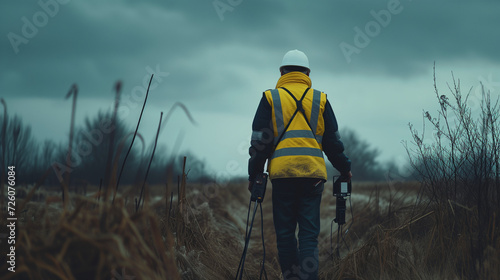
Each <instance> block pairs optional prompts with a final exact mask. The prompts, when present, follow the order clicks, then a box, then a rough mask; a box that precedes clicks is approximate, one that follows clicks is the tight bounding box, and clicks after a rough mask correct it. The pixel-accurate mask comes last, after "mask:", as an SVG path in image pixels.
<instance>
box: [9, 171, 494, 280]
mask: <svg viewBox="0 0 500 280" xmlns="http://www.w3.org/2000/svg"><path fill="white" fill-rule="evenodd" d="M330 183H331V182H330ZM167 188H168V190H167ZM21 189H22V187H19V188H18V194H19V196H18V198H17V203H18V205H20V206H19V207H18V211H19V212H18V218H19V220H18V228H17V233H16V234H17V242H16V273H8V274H6V275H4V276H2V279H234V277H235V275H236V271H237V267H238V263H239V259H240V256H241V253H242V250H243V243H244V242H243V240H244V235H245V222H246V218H247V209H248V200H249V192H248V190H247V189H246V183H245V182H240V183H238V182H231V183H227V184H224V185H217V184H214V183H210V184H204V185H202V184H194V183H193V184H191V183H189V180H188V181H185V180H181V182H180V183H179V185H178V188H177V189H178V190H177V189H175V188H173V185H172V184H170V186H149V187H147V188H146V201H145V203H144V206H143V207H139V209H138V211H137V212H136V209H135V205H134V204H135V203H134V197H136V196H137V191H136V189H134V188H132V187H129V188H124V189H123V193H122V194H121V195H119V196H118V197H117V199H116V201H115V203H114V204H111V203H110V202H109V203H103V198H102V197H99V196H100V194H99V193H98V187H97V186H91V187H89V195H87V196H83V195H76V194H71V197H70V203H69V205H68V207H67V209H66V210H64V209H63V206H62V199H61V196H60V193H57V192H51V191H49V190H35V189H34V188H31V189H30V190H32V191H31V193H30V190H26V191H22V190H21ZM170 189H175V190H173V191H170ZM419 189H420V183H418V182H378V183H358V182H354V183H353V195H352V214H353V216H352V215H351V207H350V206H349V203H348V211H347V212H348V213H347V224H346V226H349V225H350V224H351V222H352V226H351V227H350V230H349V232H348V233H347V234H346V235H345V240H344V242H342V244H341V247H340V259H339V258H338V257H337V256H336V250H335V249H336V246H337V239H336V237H337V232H336V230H337V226H336V224H335V225H334V231H333V237H334V238H333V242H332V243H331V241H330V233H331V232H330V228H331V227H330V226H331V221H332V219H333V218H334V217H335V198H334V197H333V196H332V185H331V184H326V185H325V191H324V193H323V200H322V212H321V222H322V224H321V234H320V237H319V249H320V268H319V270H320V279H469V278H477V279H498V275H500V244H499V243H498V240H499V239H498V238H497V237H496V235H497V234H498V232H497V231H496V230H495V228H497V227H496V226H495V225H494V224H493V225H492V226H491V229H492V232H491V234H490V235H489V237H491V238H492V240H497V243H496V246H488V247H487V248H486V250H485V251H484V252H482V254H483V256H484V260H483V262H482V263H481V264H480V263H478V262H475V261H473V258H472V256H471V255H470V250H471V248H470V246H471V244H473V241H474V240H473V239H474V238H475V237H474V233H473V232H471V228H470V227H468V226H467V222H470V223H473V221H472V220H469V221H465V220H460V219H457V220H454V221H452V220H443V219H444V218H446V217H449V215H448V214H449V213H452V214H451V215H456V216H457V217H468V212H470V211H474V209H465V208H464V207H461V206H460V205H455V204H453V202H450V204H449V205H447V206H446V207H445V209H439V208H436V207H435V206H433V205H428V204H426V203H425V202H426V199H425V197H424V198H422V197H420V199H417V198H418V195H419ZM178 192H179V193H180V194H181V195H180V196H178V195H177V193H178ZM184 193H185V196H184ZM35 194H37V195H35ZM169 194H174V195H169ZM31 195H33V196H31ZM30 196H31V197H30ZM271 196H272V194H271V186H270V184H269V185H268V191H267V193H266V197H265V200H264V202H263V203H262V206H263V212H264V238H265V245H266V261H265V265H266V273H267V276H268V279H280V274H281V272H280V269H279V265H278V259H277V250H276V241H275V233H274V228H273V220H272V204H271ZM98 199H99V201H98ZM24 202H26V204H25V206H22V204H23V203H24ZM447 215H448V216H447ZM2 228H5V227H4V226H2ZM346 228H347V227H344V230H343V232H344V233H345V229H346ZM260 232H261V226H260V216H259V215H257V217H256V219H255V223H254V227H253V231H252V238H251V241H250V247H249V252H248V255H247V258H246V263H245V274H244V277H243V279H259V269H260V262H261V261H262V244H261V236H260ZM2 246H5V243H2ZM332 247H333V251H332ZM5 250H6V249H5ZM5 250H4V248H2V252H4V251H5ZM332 253H333V254H332ZM1 258H2V264H3V265H2V268H1V269H2V271H6V269H7V268H6V265H4V264H5V261H4V259H3V258H5V256H1Z"/></svg>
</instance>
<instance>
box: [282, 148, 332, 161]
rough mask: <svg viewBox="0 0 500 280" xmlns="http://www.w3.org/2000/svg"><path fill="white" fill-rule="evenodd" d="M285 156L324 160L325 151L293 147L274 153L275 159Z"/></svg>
mask: <svg viewBox="0 0 500 280" xmlns="http://www.w3.org/2000/svg"><path fill="white" fill-rule="evenodd" d="M284 156H312V157H320V158H323V151H321V150H320V149H317V148H306V147H297V148H295V147H293V148H281V149H279V150H276V151H274V154H273V157H272V158H273V159H274V158H277V157H284Z"/></svg>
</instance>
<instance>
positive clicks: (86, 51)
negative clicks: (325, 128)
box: [0, 0, 500, 176]
mask: <svg viewBox="0 0 500 280" xmlns="http://www.w3.org/2000/svg"><path fill="white" fill-rule="evenodd" d="M0 6H1V8H0V31H1V32H0V34H1V36H2V37H1V38H2V39H1V40H0V55H1V56H0V97H3V98H4V99H5V100H6V102H7V104H8V108H9V113H10V114H19V115H22V117H23V120H24V121H25V122H26V123H29V124H31V126H32V129H33V134H34V136H35V137H36V138H37V139H38V140H44V139H53V140H56V141H65V140H66V138H67V135H68V130H69V123H70V113H71V112H70V107H71V102H70V101H69V100H65V99H64V96H65V94H66V93H67V92H68V90H69V88H70V86H71V85H72V84H73V83H77V84H78V87H79V89H80V91H79V96H78V108H77V116H76V121H77V123H78V124H81V123H82V122H83V120H84V118H85V117H87V116H93V115H95V114H96V112H97V111H98V110H107V109H110V108H111V104H112V102H113V98H114V92H113V90H112V88H113V85H114V83H115V82H116V81H117V80H118V79H120V80H122V81H123V92H122V104H124V106H125V107H126V108H123V110H122V111H121V114H120V118H122V119H124V120H125V121H126V122H127V123H129V125H130V127H131V128H133V127H135V123H136V121H137V118H138V116H139V113H140V109H141V106H142V100H143V97H144V96H143V95H142V92H143V90H144V83H145V82H147V81H148V79H149V77H150V75H151V73H155V80H154V81H153V85H154V90H151V92H150V97H149V99H148V103H147V105H146V110H145V113H144V117H143V122H142V124H141V127H140V132H141V133H142V134H143V135H145V136H146V137H147V138H148V139H149V141H148V142H151V141H152V139H153V136H154V134H155V132H156V127H157V123H158V120H159V116H160V112H161V111H164V112H165V113H166V112H168V110H169V109H170V108H171V107H172V105H173V104H174V103H176V102H181V103H183V104H184V105H185V106H186V107H187V108H188V109H189V110H190V112H191V113H192V116H193V118H194V119H195V120H196V122H197V124H196V125H193V124H191V123H190V122H189V120H188V118H187V117H186V116H185V114H184V113H183V112H182V110H177V111H175V112H174V113H173V115H172V117H171V118H170V119H169V120H168V123H167V125H166V127H165V130H164V131H163V133H162V134H161V136H160V143H161V144H164V145H166V146H167V148H169V149H172V147H173V146H174V143H175V141H176V139H183V142H182V145H181V146H180V148H179V149H180V150H182V151H187V150H191V151H192V152H193V153H194V154H196V155H197V156H198V157H199V158H200V159H204V160H206V162H207V163H208V164H209V165H210V167H211V170H212V171H213V172H216V173H217V174H218V176H231V175H245V174H246V170H247V160H248V146H249V138H250V134H251V123H252V120H253V116H254V114H255V110H256V108H257V105H258V103H259V100H260V98H261V96H262V92H263V91H264V90H266V89H270V88H274V87H275V85H276V81H277V80H278V79H279V70H278V68H279V65H280V63H281V59H282V57H283V55H284V54H285V53H286V52H287V51H288V50H291V49H299V50H302V51H304V52H305V53H306V54H307V55H308V57H309V62H310V67H311V75H310V77H311V79H312V83H313V87H314V88H316V89H319V90H322V91H324V92H325V93H326V94H327V95H328V98H329V100H330V102H331V103H332V106H333V109H334V111H335V114H336V116H337V120H338V122H339V126H340V127H341V129H342V128H350V129H353V130H354V131H356V132H357V133H358V134H359V135H360V136H361V137H362V138H363V139H365V140H367V141H369V142H370V143H371V145H372V146H373V147H376V148H379V149H380V150H381V152H382V154H381V158H380V159H381V160H382V161H386V160H396V161H397V162H398V163H402V162H404V160H405V159H406V152H405V150H404V147H403V145H402V144H401V141H402V140H410V138H411V135H410V132H409V130H408V123H409V122H412V123H414V124H415V126H416V128H418V129H420V128H421V126H422V117H421V116H422V110H424V109H425V110H429V111H431V113H432V112H435V110H437V102H436V101H435V95H434V92H433V78H432V75H433V72H432V68H433V64H434V62H436V75H437V80H438V87H439V89H440V90H441V93H442V94H448V93H449V92H448V89H447V85H446V82H452V77H451V71H453V73H454V75H455V77H456V78H460V79H461V84H462V87H463V89H464V90H465V91H468V90H469V89H470V88H472V91H473V95H475V93H476V92H477V93H479V91H478V89H479V85H480V81H482V82H483V83H485V85H486V86H487V88H488V89H490V90H491V92H492V93H493V94H494V95H498V93H499V92H500V68H499V66H500V52H499V51H498V50H499V49H500V36H499V35H500V31H499V30H500V29H499V26H500V16H499V12H500V2H498V1H464V0H461V1H457V0H454V1H417V0H415V1H411V0H401V1H395V0H389V1H385V0H384V1H373V0H370V1H352V0H349V1H308V2H306V1H256V0H254V1H249V0H220V1H211V0H210V1H159V0H158V1H155V0H150V1H97V0H86V1H77V0H72V1H71V0H69V1H68V0H64V1H63V0H59V1H57V0H40V1H2V3H1V4H0ZM471 100H472V101H471V102H474V98H472V99H471ZM472 105H474V104H472ZM179 135H184V137H183V138H179V137H181V136H179ZM167 152H171V150H167ZM188 163H189V162H188ZM353 173H355V172H353ZM354 175H355V174H354Z"/></svg>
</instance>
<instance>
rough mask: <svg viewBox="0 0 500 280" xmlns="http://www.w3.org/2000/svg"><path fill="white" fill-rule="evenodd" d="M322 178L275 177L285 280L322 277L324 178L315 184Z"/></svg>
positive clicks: (276, 221) (275, 207)
mask: <svg viewBox="0 0 500 280" xmlns="http://www.w3.org/2000/svg"><path fill="white" fill-rule="evenodd" d="M319 181H320V179H311V178H293V179H292V178H287V179H275V180H272V184H273V186H272V188H273V220H274V228H275V230H276V241H277V245H278V255H279V262H280V266H281V271H282V273H283V277H284V279H285V280H299V279H308V280H314V279H318V235H319V229H320V216H319V212H320V203H321V195H322V193H323V189H324V183H323V181H321V183H320V184H319V185H318V186H316V187H315V186H314V185H315V184H316V183H318V182H319ZM297 223H298V224H299V234H298V237H299V246H298V248H297V238H296V237H295V229H296V228H297Z"/></svg>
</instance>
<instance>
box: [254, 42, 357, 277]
mask: <svg viewBox="0 0 500 280" xmlns="http://www.w3.org/2000/svg"><path fill="white" fill-rule="evenodd" d="M310 71H311V70H310V69H309V60H308V58H307V56H306V55H305V54H304V53H303V52H301V51H298V50H292V51H289V52H287V53H286V54H285V56H284V57H283V61H282V63H281V67H280V72H281V78H280V79H279V80H278V83H277V84H276V89H273V90H267V91H265V92H264V94H263V96H262V99H261V100H260V104H259V107H258V108H257V112H256V114H255V118H254V120H253V124H252V130H253V132H252V140H251V147H250V160H249V162H248V174H249V187H248V189H249V190H250V191H251V188H252V184H253V181H254V180H255V177H256V175H257V174H259V173H262V172H263V170H264V165H265V162H266V160H269V162H268V166H267V170H268V172H269V177H270V179H271V182H272V197H273V198H272V202H273V220H274V228H275V230H276V240H277V247H278V255H279V262H280V266H281V271H282V273H283V277H284V279H317V277H318V235H319V231H320V203H321V195H322V192H323V188H324V182H326V180H327V173H326V166H325V161H324V158H323V152H325V154H326V155H327V157H328V159H329V160H330V162H331V163H332V164H333V166H334V167H335V168H336V169H337V170H339V171H340V173H341V175H342V176H344V178H346V180H350V178H351V177H352V174H351V162H350V160H349V158H348V157H347V156H346V155H344V153H343V152H344V145H343V144H342V142H341V141H340V136H339V133H338V125H337V120H336V118H335V115H334V113H333V110H332V107H331V106H330V103H329V102H328V100H327V97H326V94H324V93H323V92H321V91H318V90H315V89H312V88H311V85H312V84H311V79H310V78H309V73H310ZM297 224H298V225H299V233H298V237H299V247H298V248H297V239H296V237H295V229H296V227H297Z"/></svg>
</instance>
